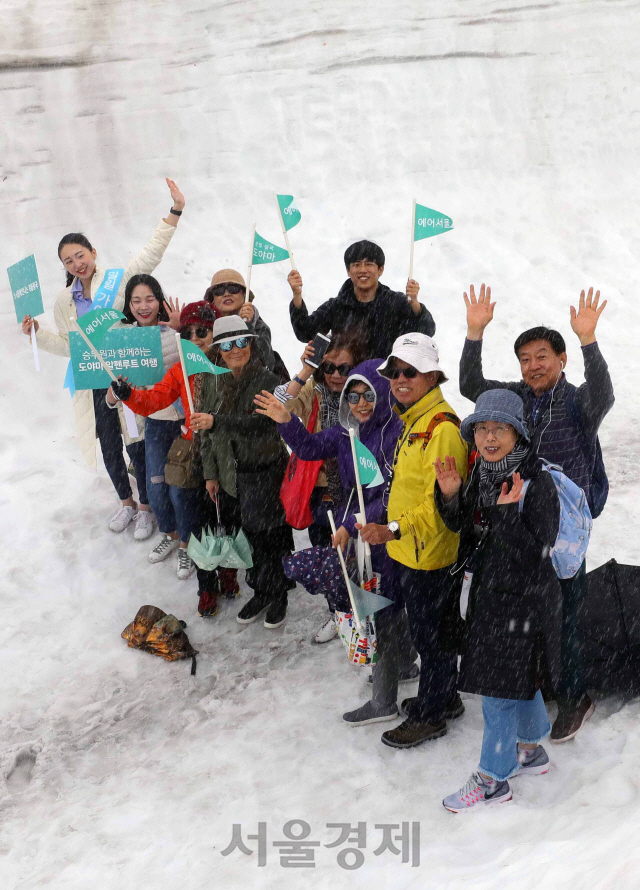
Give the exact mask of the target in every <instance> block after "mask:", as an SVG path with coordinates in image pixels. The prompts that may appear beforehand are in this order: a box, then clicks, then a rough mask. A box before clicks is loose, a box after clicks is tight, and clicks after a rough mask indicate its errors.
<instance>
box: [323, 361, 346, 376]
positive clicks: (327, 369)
mask: <svg viewBox="0 0 640 890" xmlns="http://www.w3.org/2000/svg"><path fill="white" fill-rule="evenodd" d="M318 370H319V371H322V373H323V374H329V376H331V374H335V372H336V371H337V372H338V374H339V375H340V376H341V377H347V376H348V375H349V374H350V373H351V372H352V371H353V365H334V363H333V362H322V364H321V365H320V367H319V368H318Z"/></svg>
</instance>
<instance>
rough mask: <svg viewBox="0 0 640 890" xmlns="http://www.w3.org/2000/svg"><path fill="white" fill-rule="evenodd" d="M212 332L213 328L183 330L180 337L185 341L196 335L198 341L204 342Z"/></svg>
mask: <svg viewBox="0 0 640 890" xmlns="http://www.w3.org/2000/svg"><path fill="white" fill-rule="evenodd" d="M210 330H211V328H201V327H195V328H183V329H182V330H181V331H180V336H181V337H182V339H183V340H190V339H191V338H192V337H193V335H194V334H195V335H196V337H197V338H198V340H204V339H205V337H206V336H207V334H208V333H209V331H210Z"/></svg>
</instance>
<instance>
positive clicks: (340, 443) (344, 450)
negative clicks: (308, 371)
mask: <svg viewBox="0 0 640 890" xmlns="http://www.w3.org/2000/svg"><path fill="white" fill-rule="evenodd" d="M383 361H384V359H370V360H369V361H366V362H362V364H360V365H358V366H357V367H355V368H354V369H353V371H352V372H351V373H350V374H349V377H348V378H347V383H346V384H345V388H344V390H343V391H342V395H341V396H340V409H339V417H340V424H339V425H336V426H332V427H330V428H329V429H327V430H322V431H321V432H319V433H310V432H308V431H307V430H306V429H305V426H304V424H303V423H302V422H301V421H300V420H299V419H298V418H297V417H295V416H292V418H291V420H290V421H289V423H279V424H278V432H279V433H280V435H281V436H282V438H283V439H284V441H285V442H286V443H287V445H288V446H289V447H290V448H291V450H292V451H293V452H294V453H295V454H297V456H298V457H299V458H301V459H302V460H325V459H326V458H328V457H337V458H338V468H339V470H340V482H341V483H342V488H343V491H344V492H345V498H344V502H343V503H341V504H339V505H338V506H337V507H336V509H335V510H334V511H333V512H334V516H335V520H336V525H337V527H338V528H339V527H340V526H341V525H344V527H345V528H346V529H347V531H348V532H349V534H350V535H351V536H352V537H356V535H357V531H356V528H355V523H356V519H355V516H354V513H356V512H357V511H358V498H357V494H356V491H355V484H356V477H355V471H354V467H353V457H352V454H351V441H350V439H349V432H348V431H349V427H353V428H354V429H355V431H356V436H357V437H358V438H359V439H360V441H361V442H362V444H363V445H366V447H367V448H368V449H369V451H370V452H371V453H372V454H373V456H374V457H375V459H376V460H377V461H378V466H379V467H380V472H381V473H382V476H383V479H384V483H383V484H381V485H376V487H375V488H367V487H366V486H365V487H364V488H363V495H364V503H365V510H366V514H367V522H378V523H382V522H386V507H385V506H384V504H383V501H382V496H383V493H384V491H385V489H386V483H387V480H388V478H389V472H390V468H391V465H392V463H393V455H394V452H395V447H396V443H397V441H398V436H399V435H400V431H401V429H402V421H401V420H400V418H399V417H398V415H397V414H396V413H395V411H393V410H392V408H391V405H392V401H393V399H392V396H391V392H390V390H389V382H388V380H386V379H385V378H384V377H381V376H380V375H379V374H378V372H377V370H376V368H378V367H380V365H381V364H382V362H383ZM354 380H357V381H359V382H361V383H366V384H367V386H369V387H370V388H371V389H373V391H374V392H375V394H376V401H375V407H374V410H373V414H372V415H371V417H370V418H369V420H368V421H367V422H366V423H362V424H361V423H360V422H359V421H357V420H356V418H355V417H354V416H353V414H352V413H351V409H350V408H349V403H348V402H347V400H346V397H345V393H346V392H347V389H348V387H349V383H350V382H351V381H354ZM352 492H353V496H352V498H351V505H350V507H349V513H348V514H347V516H346V517H344V518H343V516H344V511H345V509H346V507H347V503H348V500H349V495H350V494H351V493H352ZM378 551H381V552H383V553H385V555H386V548H385V547H384V546H377V547H373V548H372V558H373V561H374V563H375V562H376V561H377V560H376V558H375V557H376V555H377V552H378ZM378 558H379V557H378ZM374 568H375V565H374Z"/></svg>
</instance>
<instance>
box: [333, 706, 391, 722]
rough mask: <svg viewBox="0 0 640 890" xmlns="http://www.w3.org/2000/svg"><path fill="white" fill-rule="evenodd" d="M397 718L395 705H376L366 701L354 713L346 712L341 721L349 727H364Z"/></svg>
mask: <svg viewBox="0 0 640 890" xmlns="http://www.w3.org/2000/svg"><path fill="white" fill-rule="evenodd" d="M397 716H398V706H397V705H395V704H394V705H377V704H376V703H375V702H374V701H368V702H367V703H366V704H364V705H362V707H360V708H356V709H355V711H347V713H346V714H343V715H342V719H343V720H344V722H345V723H348V724H349V726H366V725H367V724H368V723H384V721H385V720H395V719H396V717H397Z"/></svg>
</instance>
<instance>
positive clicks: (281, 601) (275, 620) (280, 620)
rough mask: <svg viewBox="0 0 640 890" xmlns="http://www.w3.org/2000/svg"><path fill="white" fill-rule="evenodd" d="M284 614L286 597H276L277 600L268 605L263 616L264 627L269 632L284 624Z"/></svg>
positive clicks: (285, 612)
mask: <svg viewBox="0 0 640 890" xmlns="http://www.w3.org/2000/svg"><path fill="white" fill-rule="evenodd" d="M286 614H287V597H286V596H282V597H278V599H277V600H275V601H274V602H272V603H271V604H270V605H269V608H268V610H267V614H266V615H265V616H264V626H265V627H268V628H269V630H273V629H274V628H275V627H280V625H281V624H284V620H285V616H286Z"/></svg>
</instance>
